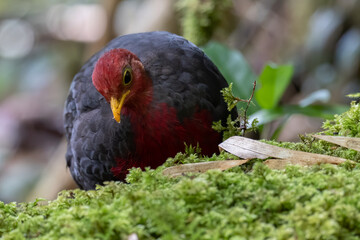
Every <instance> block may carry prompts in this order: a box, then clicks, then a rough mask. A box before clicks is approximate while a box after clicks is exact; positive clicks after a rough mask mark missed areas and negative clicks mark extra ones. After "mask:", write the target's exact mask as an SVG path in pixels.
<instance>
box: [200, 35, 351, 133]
mask: <svg viewBox="0 0 360 240" xmlns="http://www.w3.org/2000/svg"><path fill="white" fill-rule="evenodd" d="M203 50H204V52H205V53H206V54H207V55H208V56H209V57H210V58H211V60H212V61H213V62H214V63H215V65H216V66H217V67H218V68H219V70H220V72H221V73H222V74H223V75H224V77H225V79H226V80H227V82H228V83H229V85H230V87H229V88H228V90H227V91H223V94H224V98H225V101H226V102H227V103H228V105H229V108H232V107H234V105H237V107H238V109H239V110H240V112H239V115H240V116H242V117H243V115H244V114H243V109H244V108H245V107H244V106H246V104H247V103H244V102H241V101H236V100H235V98H236V97H237V98H240V99H243V100H247V99H249V97H250V96H251V95H252V91H253V82H254V81H255V80H256V81H257V86H256V89H255V98H254V99H252V103H253V104H251V105H250V106H249V110H248V111H247V114H248V115H249V117H248V118H249V119H248V121H247V124H249V127H253V126H252V125H253V124H252V123H253V122H254V120H255V119H257V120H258V124H259V126H262V125H264V124H267V123H270V122H272V121H274V120H278V119H281V118H283V119H284V121H282V122H281V124H280V125H279V127H278V129H277V130H275V133H274V135H273V136H272V138H273V139H276V137H277V136H278V135H279V133H280V131H281V128H282V126H283V125H284V123H285V122H286V120H287V119H288V118H289V116H291V115H292V114H302V115H307V116H311V117H318V118H323V119H332V118H334V114H339V113H342V112H344V111H346V110H348V107H347V106H343V105H336V104H323V103H320V104H317V103H316V100H317V98H321V96H320V97H319V96H315V97H314V95H310V96H309V97H308V98H304V99H302V100H303V102H306V104H298V105H294V104H286V103H281V102H280V100H281V98H282V96H283V94H284V93H285V91H286V89H287V87H288V86H289V84H290V83H291V78H292V75H293V66H292V65H276V64H273V63H270V64H267V65H265V66H264V68H263V70H262V72H261V73H260V75H259V76H256V75H255V74H254V72H253V71H252V70H251V68H250V65H249V64H248V62H247V61H246V60H245V58H244V57H243V56H242V54H241V53H240V52H238V51H236V50H232V49H230V48H228V47H226V46H224V45H222V44H220V43H216V42H209V43H208V44H206V45H205V46H204V47H203ZM240 122H241V121H240ZM234 124H235V125H236V124H239V121H238V122H234V121H233V125H234ZM240 125H241V123H240ZM218 127H220V126H218ZM235 128H236V127H235ZM235 128H234V127H232V130H231V131H230V130H229V131H230V132H232V133H235V132H236V131H234V129H235ZM218 130H224V129H220V128H219V129H218ZM230 132H229V134H226V136H231V134H230Z"/></svg>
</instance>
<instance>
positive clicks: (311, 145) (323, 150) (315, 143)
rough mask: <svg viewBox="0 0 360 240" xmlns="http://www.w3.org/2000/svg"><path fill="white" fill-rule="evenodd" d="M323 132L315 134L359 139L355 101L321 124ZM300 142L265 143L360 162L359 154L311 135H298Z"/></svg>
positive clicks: (359, 111)
mask: <svg viewBox="0 0 360 240" xmlns="http://www.w3.org/2000/svg"><path fill="white" fill-rule="evenodd" d="M323 129H324V131H323V132H320V133H317V134H326V135H335V136H345V137H360V106H359V103H356V102H355V101H353V102H351V107H350V109H349V110H348V111H347V112H345V113H343V114H340V115H335V116H334V119H333V120H326V121H325V122H324V124H323ZM300 139H301V142H299V143H293V142H276V141H265V142H267V143H270V144H273V145H276V146H279V147H284V148H289V149H293V150H298V151H304V152H311V153H319V154H325V155H330V156H336V157H341V158H345V159H349V160H353V161H356V162H360V153H359V152H357V151H355V150H352V149H348V148H344V147H340V146H338V145H336V144H332V143H329V142H326V141H323V140H318V139H315V138H314V137H312V136H311V135H308V136H303V135H300Z"/></svg>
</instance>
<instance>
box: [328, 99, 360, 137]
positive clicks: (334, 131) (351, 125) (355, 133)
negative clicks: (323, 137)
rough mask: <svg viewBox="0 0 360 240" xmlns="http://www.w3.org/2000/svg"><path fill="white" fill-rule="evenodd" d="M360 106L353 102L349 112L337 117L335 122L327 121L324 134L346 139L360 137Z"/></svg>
mask: <svg viewBox="0 0 360 240" xmlns="http://www.w3.org/2000/svg"><path fill="white" fill-rule="evenodd" d="M359 123H360V105H359V103H356V102H355V101H352V102H351V106H350V109H349V111H347V112H345V113H343V114H340V115H335V118H334V120H331V121H330V120H327V121H325V122H324V124H323V128H324V129H325V131H324V133H326V134H328V135H339V136H346V137H360V124H359Z"/></svg>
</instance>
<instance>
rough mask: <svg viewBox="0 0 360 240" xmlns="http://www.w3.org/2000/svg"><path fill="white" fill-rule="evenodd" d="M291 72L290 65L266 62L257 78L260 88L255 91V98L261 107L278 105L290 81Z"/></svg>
mask: <svg viewBox="0 0 360 240" xmlns="http://www.w3.org/2000/svg"><path fill="white" fill-rule="evenodd" d="M292 74H293V67H292V65H275V64H268V65H266V66H265V68H264V69H263V71H262V73H261V75H260V76H259V80H258V83H259V84H260V88H259V89H258V91H256V93H255V98H256V100H257V102H258V103H259V105H260V106H261V108H264V109H271V108H274V107H276V106H277V105H278V102H279V101H280V98H281V97H282V95H283V93H284V91H285V90H286V88H287V86H288V85H289V83H290V80H291V76H292Z"/></svg>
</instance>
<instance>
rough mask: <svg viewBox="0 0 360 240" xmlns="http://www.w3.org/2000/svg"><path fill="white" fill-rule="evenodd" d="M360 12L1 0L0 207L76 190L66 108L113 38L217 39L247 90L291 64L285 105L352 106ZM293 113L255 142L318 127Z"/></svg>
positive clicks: (240, 3) (249, 3)
mask: <svg viewBox="0 0 360 240" xmlns="http://www.w3.org/2000/svg"><path fill="white" fill-rule="evenodd" d="M359 12H360V1H356V0H337V1H336V0H319V1H312V0H302V1H296V0H233V1H231V0H224V1H218V0H177V1H174V0H124V1H120V0H102V1H100V0H98V1H95V0H72V1H70V0H69V1H60V0H51V1H49V0H33V1H22V0H2V1H1V2H0V200H1V201H4V202H10V201H30V200H34V199H35V198H37V197H42V198H46V199H54V198H56V196H57V193H58V192H59V191H61V190H62V189H70V188H75V187H76V185H75V184H74V183H73V182H72V179H71V177H69V172H68V170H67V169H66V166H65V158H64V155H65V151H66V150H65V149H66V145H65V140H64V136H63V134H64V131H63V119H62V118H63V116H62V111H63V106H64V101H65V99H66V96H67V92H68V89H69V85H70V83H71V80H72V78H73V76H74V75H75V73H76V72H77V71H78V70H79V69H80V67H81V66H82V64H83V63H84V62H85V61H86V60H87V59H88V58H89V57H90V56H91V55H92V54H94V53H95V52H96V51H98V50H100V49H101V48H102V47H103V46H104V45H105V44H106V43H107V42H108V41H109V40H111V39H112V38H114V37H116V36H119V35H123V34H128V33H134V32H144V31H154V30H166V31H170V32H173V33H177V34H180V35H183V36H185V37H186V38H188V39H189V40H191V41H193V42H194V43H196V44H197V45H199V46H204V47H205V49H206V46H208V45H207V44H209V41H211V42H213V41H216V42H219V43H221V45H222V46H224V47H226V51H234V52H236V53H237V54H238V55H236V56H241V57H242V61H243V62H245V63H243V64H244V65H246V68H247V69H246V71H247V72H250V75H251V77H249V80H248V82H251V84H252V80H251V81H250V79H253V78H255V79H256V77H254V76H257V75H259V74H261V72H262V69H263V68H264V66H265V65H266V64H267V63H269V62H274V63H277V64H291V65H292V66H293V74H292V76H291V81H290V83H289V84H288V85H287V86H286V91H284V93H283V94H282V96H281V100H280V102H279V104H278V105H279V106H282V105H286V104H293V105H297V106H305V105H311V104H318V103H320V104H322V105H324V106H325V105H326V106H329V107H335V106H346V105H348V103H349V101H350V99H348V98H346V97H345V95H346V94H349V93H354V92H359V90H360V82H359V76H360V14H359ZM208 48H209V47H208ZM224 52H225V50H224V51H218V52H217V54H218V57H219V56H222V54H223V53H224ZM210 53H211V52H210ZM209 56H210V57H212V54H209ZM215 57H216V56H215ZM234 61H235V60H234ZM220 65H221V64H220ZM232 65H234V64H232ZM224 67H225V68H226V67H229V65H228V64H227V65H226V66H219V68H220V70H222V68H224ZM232 67H233V71H231V69H230V72H232V73H234V74H235V73H236V72H239V71H238V70H239V69H240V70H241V69H242V67H243V66H237V65H234V66H232ZM235 78H236V76H235ZM251 84H250V85H251ZM250 94H251V91H248V96H250ZM304 101H305V102H304ZM306 101H307V102H306ZM331 109H334V108H331ZM342 109H343V108H342ZM283 111H285V113H286V109H285V110H283ZM334 112H336V111H335V110H334ZM289 113H291V114H287V116H286V118H285V119H286V122H284V121H282V119H284V118H281V117H283V115H281V116H280V117H279V118H278V119H271V121H268V122H266V124H264V126H263V128H262V132H260V133H259V137H263V138H270V137H271V135H272V132H274V131H276V130H274V129H276V126H278V125H279V121H280V123H282V127H281V129H280V130H281V131H279V132H278V134H277V139H278V140H282V141H298V134H302V133H306V132H314V131H319V130H320V128H321V123H322V121H323V119H321V118H319V117H317V115H316V114H296V112H295V114H292V113H294V112H291V111H289ZM331 113H333V112H331ZM260 120H261V119H260Z"/></svg>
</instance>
